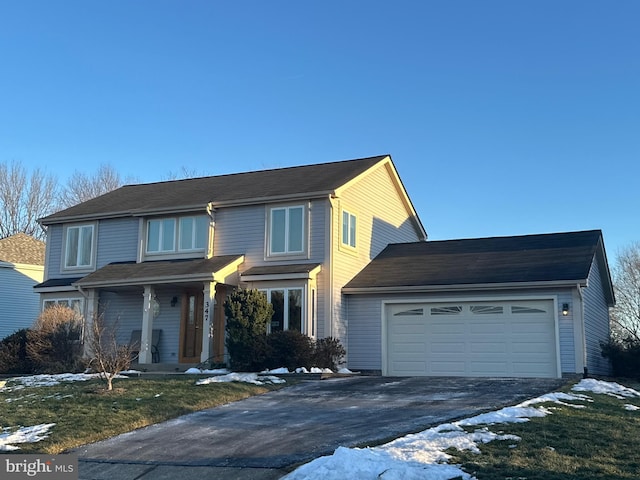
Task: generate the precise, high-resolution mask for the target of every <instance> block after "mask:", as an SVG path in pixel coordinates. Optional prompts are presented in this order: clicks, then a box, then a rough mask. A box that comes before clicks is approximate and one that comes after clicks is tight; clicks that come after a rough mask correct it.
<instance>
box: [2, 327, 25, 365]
mask: <svg viewBox="0 0 640 480" xmlns="http://www.w3.org/2000/svg"><path fill="white" fill-rule="evenodd" d="M29 333H30V331H29V329H28V328H23V329H22V330H18V331H17V332H14V333H12V334H11V335H9V336H7V337H5V338H4V339H3V340H2V341H0V373H4V374H30V373H33V364H32V362H31V359H30V358H29V355H28V354H27V342H28V339H29Z"/></svg>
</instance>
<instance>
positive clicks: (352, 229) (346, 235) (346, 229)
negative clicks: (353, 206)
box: [342, 210, 356, 248]
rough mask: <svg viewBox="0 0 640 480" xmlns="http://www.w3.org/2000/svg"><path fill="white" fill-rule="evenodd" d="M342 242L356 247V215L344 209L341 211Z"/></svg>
mask: <svg viewBox="0 0 640 480" xmlns="http://www.w3.org/2000/svg"><path fill="white" fill-rule="evenodd" d="M342 244H343V245H346V246H347V247H351V248H356V216H355V215H354V214H353V213H350V212H347V211H346V210H343V211H342Z"/></svg>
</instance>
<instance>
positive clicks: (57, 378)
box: [0, 373, 126, 392]
mask: <svg viewBox="0 0 640 480" xmlns="http://www.w3.org/2000/svg"><path fill="white" fill-rule="evenodd" d="M94 378H99V374H97V373H92V374H87V373H60V374H57V375H30V376H28V377H14V378H10V379H9V380H7V382H6V383H5V385H4V386H3V387H1V388H0V392H11V391H13V390H20V389H23V388H28V387H53V386H55V385H59V384H61V383H62V382H85V381H87V380H93V379H94ZM123 378H126V377H123Z"/></svg>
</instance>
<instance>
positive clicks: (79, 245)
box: [64, 225, 93, 268]
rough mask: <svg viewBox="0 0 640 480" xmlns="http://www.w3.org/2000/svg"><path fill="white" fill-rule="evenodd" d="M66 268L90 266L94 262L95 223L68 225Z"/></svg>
mask: <svg viewBox="0 0 640 480" xmlns="http://www.w3.org/2000/svg"><path fill="white" fill-rule="evenodd" d="M64 258H65V260H64V266H65V268H83V267H90V266H91V265H92V263H93V225H78V226H73V227H67V238H66V248H65V257H64Z"/></svg>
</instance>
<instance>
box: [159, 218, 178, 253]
mask: <svg viewBox="0 0 640 480" xmlns="http://www.w3.org/2000/svg"><path fill="white" fill-rule="evenodd" d="M175 237H176V222H175V220H174V219H173V218H167V219H165V220H162V251H163V252H169V251H172V250H175V247H174V245H175V243H174V242H175Z"/></svg>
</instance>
